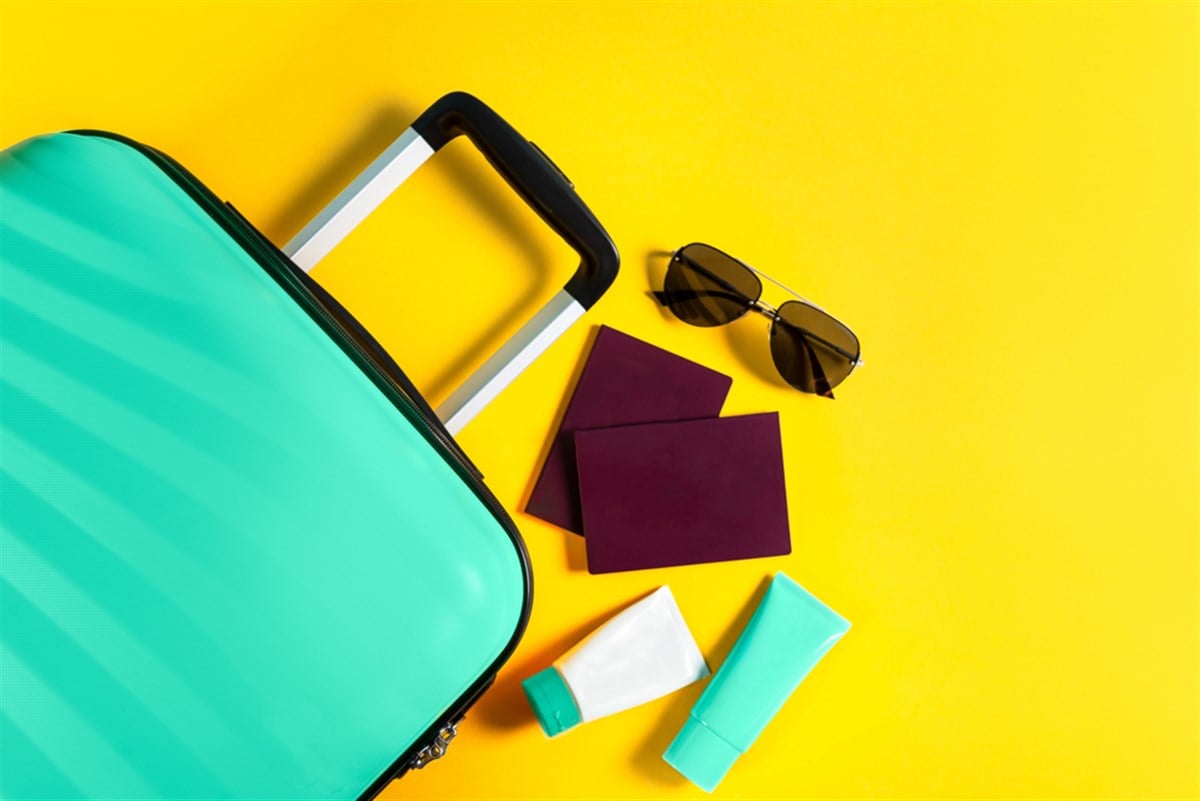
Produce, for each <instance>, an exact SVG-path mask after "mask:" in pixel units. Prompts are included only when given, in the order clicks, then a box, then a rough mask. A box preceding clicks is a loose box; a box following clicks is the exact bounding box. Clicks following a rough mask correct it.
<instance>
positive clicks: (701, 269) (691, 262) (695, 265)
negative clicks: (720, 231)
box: [675, 252, 791, 303]
mask: <svg viewBox="0 0 1200 801" xmlns="http://www.w3.org/2000/svg"><path fill="white" fill-rule="evenodd" d="M675 258H677V259H679V260H680V261H683V262H686V263H687V265H688V266H689V267H691V268H692V269H693V270H695V271H696V272H698V273H700V274H701V275H703V276H704V277H705V278H707V279H709V280H710V281H712V282H713V283H714V284H717V285H719V286H720V287H721V288H722V289H727V290H729V291H730V292H732V293H734V294H735V295H736V296H737V297H738V298H740V299H742V298H744V299H745V300H749V301H750V302H751V303H753V302H754V301H756V300H758V298H757V297H755V298H751V297H748V296H747V295H746V294H745V293H744V292H742V291H741V290H740V289H738V288H737V287H736V286H734V285H733V284H731V283H729V282H728V281H726V280H725V279H724V278H722V277H721V276H719V275H716V274H715V273H713V272H712V271H710V270H709V269H708V268H706V267H705V266H704V265H702V264H700V263H699V262H697V261H696V260H695V259H690V258H688V257H687V256H685V255H684V254H683V253H681V252H676V253H675ZM742 267H746V265H744V264H743V265H742ZM746 269H747V270H749V269H750V268H748V267H746ZM750 272H751V273H753V272H754V271H753V270H750ZM760 286H761V284H760ZM761 291H762V290H759V292H760V297H761ZM789 291H791V290H789Z"/></svg>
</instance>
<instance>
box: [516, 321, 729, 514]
mask: <svg viewBox="0 0 1200 801" xmlns="http://www.w3.org/2000/svg"><path fill="white" fill-rule="evenodd" d="M732 383H733V379H731V378H730V377H729V376H727V375H722V374H721V373H718V372H717V371H715V370H710V369H709V368H707V367H704V366H703V365H699V364H696V363H695V362H692V361H688V360H687V359H684V358H683V357H681V356H676V355H675V354H673V353H670V352H668V351H665V350H663V349H662V348H657V347H655V346H654V345H651V344H649V343H647V342H643V341H641V340H640V339H636V338H634V337H631V336H629V335H628V334H622V333H621V332H620V331H617V330H615V329H612V328H609V327H608V326H603V325H602V326H600V333H599V334H597V335H596V343H595V345H593V346H592V352H591V353H590V354H589V355H588V360H587V364H585V365H584V367H583V373H582V374H581V375H580V376H579V383H578V384H576V386H575V394H573V395H572V396H571V401H570V403H568V405H567V410H566V412H565V413H564V414H563V421H562V425H561V426H560V427H559V430H558V434H556V435H555V438H554V442H553V444H551V446H550V452H549V453H548V454H547V455H546V461H545V463H544V464H543V465H542V473H541V475H540V476H538V480H537V483H536V484H534V487H533V492H532V493H531V494H530V496H529V502H528V503H527V504H526V505H525V511H526V512H528V513H529V514H531V515H534V516H536V517H540V518H541V519H543V520H546V521H549V522H551V523H554V524H555V525H557V526H561V527H562V528H565V529H567V530H568V531H574V532H575V533H576V534H582V533H583V518H582V515H581V513H580V508H579V484H578V479H577V472H576V469H575V440H574V436H575V432H576V431H580V430H584V429H590V428H603V427H606V426H619V425H626V424H629V423H648V422H658V421H663V420H689V419H696V418H703V417H716V416H717V415H718V414H720V413H721V406H722V405H723V404H724V403H725V396H726V395H728V394H729V387H730V385H731V384H732Z"/></svg>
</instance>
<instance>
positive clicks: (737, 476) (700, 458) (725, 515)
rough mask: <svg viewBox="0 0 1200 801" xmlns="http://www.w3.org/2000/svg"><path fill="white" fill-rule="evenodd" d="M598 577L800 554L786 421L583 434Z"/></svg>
mask: <svg viewBox="0 0 1200 801" xmlns="http://www.w3.org/2000/svg"><path fill="white" fill-rule="evenodd" d="M575 446H576V461H577V463H578V469H579V492H580V496H581V498H582V501H583V503H582V506H583V529H584V532H585V533H586V534H587V561H588V572H590V573H613V572H616V571H620V570H641V569H643V568H650V567H670V566H672V565H690V564H697V563H700V562H722V561H726V560H729V559H748V558H751V557H757V556H782V555H784V554H788V553H791V551H792V541H791V534H790V531H789V528H788V513H787V490H786V487H785V484H784V478H783V449H782V446H781V444H780V438H779V415H778V414H777V413H775V412H771V413H767V414H750V415H745V416H741V417H721V418H716V419H712V420H692V421H687V422H674V423H654V424H649V425H633V426H622V427H620V428H605V429H599V430H595V431H580V432H578V433H577V434H576V435H575Z"/></svg>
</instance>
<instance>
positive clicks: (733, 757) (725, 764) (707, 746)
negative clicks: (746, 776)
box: [663, 717, 742, 793]
mask: <svg viewBox="0 0 1200 801" xmlns="http://www.w3.org/2000/svg"><path fill="white" fill-rule="evenodd" d="M741 755H742V752H741V751H739V750H738V749H736V748H734V747H733V746H732V745H730V744H729V743H728V742H726V741H725V739H724V738H723V737H721V736H720V735H718V734H717V733H716V732H715V731H713V730H712V729H710V728H709V727H708V726H705V725H704V724H703V723H702V722H700V721H699V720H696V718H693V717H689V718H688V719H687V722H686V723H684V724H683V728H682V729H680V730H679V734H677V735H675V739H674V740H673V741H672V742H671V745H670V746H669V747H668V748H667V750H666V751H665V752H663V759H665V760H666V761H667V764H668V765H670V766H671V767H673V768H675V770H677V771H679V772H680V773H682V774H683V775H684V776H685V777H687V779H688V781H690V782H691V783H692V784H694V785H696V786H697V787H699V788H700V789H701V790H703V791H704V792H706V793H711V792H712V791H713V790H715V789H716V787H717V785H718V784H720V783H721V779H724V778H725V774H726V773H728V772H729V769H730V768H731V767H733V763H734V762H736V761H737V758H738V757H740V756H741Z"/></svg>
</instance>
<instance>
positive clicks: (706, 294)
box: [651, 289, 753, 306]
mask: <svg viewBox="0 0 1200 801" xmlns="http://www.w3.org/2000/svg"><path fill="white" fill-rule="evenodd" d="M651 294H652V295H654V297H655V299H656V300H658V302H659V303H661V304H662V305H664V306H670V305H671V304H672V303H675V302H678V301H685V300H695V299H696V298H725V299H726V300H735V301H738V302H739V303H745V302H746V301H749V300H750V299H749V298H747V297H746V296H745V295H743V294H742V293H740V292H714V291H712V290H702V289H671V290H654V291H653V292H651ZM750 302H751V303H753V301H750Z"/></svg>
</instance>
